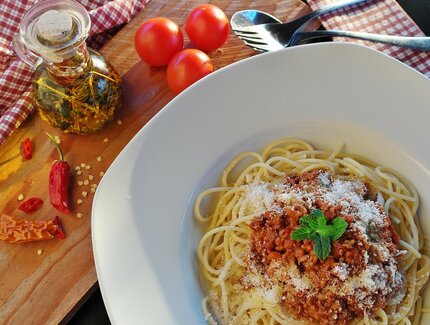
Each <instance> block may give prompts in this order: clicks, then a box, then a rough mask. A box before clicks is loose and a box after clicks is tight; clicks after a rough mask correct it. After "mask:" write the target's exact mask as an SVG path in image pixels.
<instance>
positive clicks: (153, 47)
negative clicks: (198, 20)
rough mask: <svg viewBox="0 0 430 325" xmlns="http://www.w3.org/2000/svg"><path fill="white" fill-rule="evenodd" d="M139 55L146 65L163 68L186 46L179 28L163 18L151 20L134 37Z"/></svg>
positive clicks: (141, 26)
mask: <svg viewBox="0 0 430 325" xmlns="http://www.w3.org/2000/svg"><path fill="white" fill-rule="evenodd" d="M134 45H135V47H136V51H137V54H139V56H140V58H141V59H142V60H143V61H145V62H146V63H148V64H150V65H153V66H156V67H161V66H164V65H167V64H168V63H169V61H170V59H171V58H172V57H173V56H174V55H175V54H176V53H177V52H179V51H180V50H182V48H183V46H184V37H183V35H182V32H181V30H180V29H179V26H178V25H176V24H175V23H174V22H173V21H171V20H170V19H167V18H163V17H157V18H151V19H149V20H147V21H145V22H144V23H143V24H142V25H140V27H139V28H138V29H137V31H136V34H135V36H134Z"/></svg>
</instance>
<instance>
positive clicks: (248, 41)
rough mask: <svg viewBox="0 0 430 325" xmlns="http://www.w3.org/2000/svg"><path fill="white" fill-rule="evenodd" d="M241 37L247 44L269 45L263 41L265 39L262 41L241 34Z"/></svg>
mask: <svg viewBox="0 0 430 325" xmlns="http://www.w3.org/2000/svg"><path fill="white" fill-rule="evenodd" d="M239 38H240V39H241V40H242V41H244V42H246V43H247V44H253V45H267V43H266V42H263V41H261V40H255V39H250V38H247V37H242V36H239Z"/></svg>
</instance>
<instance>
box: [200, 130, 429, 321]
mask: <svg viewBox="0 0 430 325" xmlns="http://www.w3.org/2000/svg"><path fill="white" fill-rule="evenodd" d="M320 170H321V171H323V172H327V173H329V175H336V177H337V176H340V177H350V178H351V179H357V178H360V179H362V180H364V182H365V183H366V184H367V185H368V187H369V189H370V192H372V195H374V199H375V200H377V201H379V203H380V206H381V207H382V208H381V210H384V211H385V214H386V215H387V216H389V217H390V218H391V221H392V225H393V227H394V229H395V231H396V232H397V234H398V235H399V237H400V241H399V243H400V244H399V247H398V248H396V249H399V250H400V249H402V250H404V252H403V253H402V256H401V257H400V258H399V259H398V265H397V268H398V270H397V271H398V272H399V274H401V275H402V277H403V278H404V283H405V289H404V294H403V295H402V296H401V301H400V302H398V303H395V304H390V303H388V304H386V306H384V308H375V309H374V310H371V311H370V312H369V313H367V312H366V310H365V311H364V315H363V316H362V317H355V318H354V319H352V320H348V323H351V324H357V325H358V324H360V325H361V324H366V325H370V324H372V325H376V324H418V323H419V319H420V314H421V313H422V312H429V311H430V308H424V307H422V306H421V305H422V299H421V296H420V291H421V289H422V287H423V286H424V284H425V283H426V281H427V279H428V277H429V272H430V263H429V258H428V257H427V254H428V252H429V251H430V249H429V248H428V247H429V246H428V245H425V240H426V242H427V244H428V242H429V241H430V237H426V236H423V234H422V231H421V228H420V225H419V222H418V219H417V209H418V204H419V198H418V194H417V192H416V190H415V189H414V187H413V186H412V185H411V184H410V183H409V181H407V180H406V179H405V178H404V177H402V176H401V175H399V174H398V173H397V172H395V171H393V170H391V169H389V168H385V167H380V166H378V165H376V164H375V163H374V162H372V161H370V160H368V159H366V158H363V157H360V156H358V155H353V154H348V153H344V152H342V146H339V147H338V148H336V150H334V151H332V152H329V151H322V150H316V149H314V148H313V147H312V146H311V145H310V144H309V143H307V142H305V141H302V140H299V139H293V138H287V139H280V140H278V141H275V142H273V143H271V144H269V145H268V146H267V147H265V148H264V149H263V151H262V152H261V153H257V152H244V153H242V154H240V155H238V156H237V157H236V158H235V159H233V161H232V162H231V163H230V164H228V166H227V167H226V168H225V170H224V172H223V174H222V176H221V179H220V184H219V187H215V188H211V189H208V190H205V191H204V192H202V193H201V194H200V195H199V196H198V197H197V199H196V202H195V209H194V213H195V218H196V220H198V221H199V222H201V223H203V224H205V226H206V228H205V233H204V235H203V237H202V238H201V240H200V243H199V246H198V249H197V255H198V259H199V262H200V266H201V271H202V274H203V276H204V278H205V279H206V280H207V282H208V284H209V294H208V296H207V297H205V298H204V300H203V301H202V310H203V312H204V314H205V316H206V320H207V321H208V323H209V324H217V323H219V324H270V325H273V324H307V323H309V320H307V319H306V317H301V318H300V319H297V317H295V316H294V315H293V314H291V313H290V312H289V311H288V310H287V309H286V308H284V307H285V306H283V304H282V301H283V299H284V298H285V297H284V296H283V292H282V290H280V288H279V287H277V286H269V287H265V289H264V290H262V289H261V281H262V279H261V278H260V279H259V280H258V281H260V283H257V284H256V283H254V282H253V281H257V280H256V279H255V278H254V279H253V278H251V277H249V275H248V273H247V272H249V252H250V242H251V239H252V238H253V237H252V236H253V229H254V228H253V227H252V226H251V225H252V222H255V220H256V219H258V218H260V217H261V216H262V215H263V214H264V213H265V212H266V211H268V210H270V209H271V206H272V207H273V200H274V199H273V195H272V194H270V193H271V192H270V191H268V189H273V188H276V186H278V185H277V184H282V182H283V180H284V179H285V177H290V176H291V177H292V176H293V175H298V176H300V175H307V173H308V174H309V173H312V172H315V173H319V172H316V171H320ZM255 184H257V185H258V187H257V191H256V190H255ZM252 186H254V190H253V191H252V190H249V189H250V188H251V187H252ZM205 198H209V199H210V201H211V202H212V203H213V209H212V211H211V212H210V213H209V214H207V215H204V213H203V212H202V211H201V210H202V201H203V200H204V199H205ZM372 204H373V203H372ZM375 204H376V203H375ZM253 220H254V221H253ZM390 241H391V239H390ZM247 256H248V257H247ZM260 271H261V270H260ZM257 273H258V272H257ZM260 273H261V272H260ZM393 277H394V276H393ZM291 279H292V280H291V281H294V279H293V278H291ZM266 280H267V281H269V282H271V280H270V279H267V278H266ZM266 280H264V279H263V281H266ZM244 283H246V285H245V284H244ZM298 286H299V284H297V286H296V287H298ZM296 289H297V288H296ZM390 299H393V297H392V296H390ZM398 299H400V298H398ZM311 323H312V322H311ZM329 323H330V322H329ZM331 323H333V324H341V323H342V322H341V321H339V323H338V322H337V321H336V320H332V322H331Z"/></svg>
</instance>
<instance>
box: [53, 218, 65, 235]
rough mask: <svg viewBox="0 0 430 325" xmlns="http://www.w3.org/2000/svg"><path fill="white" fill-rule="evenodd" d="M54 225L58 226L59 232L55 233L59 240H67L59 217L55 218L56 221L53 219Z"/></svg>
mask: <svg viewBox="0 0 430 325" xmlns="http://www.w3.org/2000/svg"><path fill="white" fill-rule="evenodd" d="M52 223H53V224H54V225H56V226H57V232H56V233H55V235H56V236H57V238H60V239H64V238H66V234H65V233H64V231H63V227H62V226H61V223H60V219H59V218H58V216H55V217H54V219H52Z"/></svg>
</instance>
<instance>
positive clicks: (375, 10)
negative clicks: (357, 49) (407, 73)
mask: <svg viewBox="0 0 430 325" xmlns="http://www.w3.org/2000/svg"><path fill="white" fill-rule="evenodd" d="M336 1H338V0H308V4H309V5H310V7H311V8H312V9H316V8H319V7H321V6H323V5H326V4H329V3H333V2H336ZM321 22H322V24H323V26H324V27H325V28H326V29H340V30H348V31H361V32H368V33H376V34H386V35H402V36H425V34H424V33H423V32H422V31H421V30H420V28H419V27H418V26H417V24H415V23H414V21H413V20H412V19H411V18H410V17H409V16H408V14H407V13H406V12H405V11H404V10H403V9H402V7H400V5H399V4H398V3H397V1H395V0H373V1H369V2H366V3H364V4H360V5H356V6H352V7H346V8H342V9H339V10H337V11H334V12H331V13H328V14H326V15H324V16H322V18H321ZM336 40H339V41H340V40H341V41H347V42H356V43H361V44H364V45H367V46H369V47H372V48H374V49H377V50H379V51H381V52H384V53H385V54H388V55H390V56H392V57H394V58H396V59H398V60H400V61H402V62H404V63H406V64H407V65H409V66H411V67H412V68H414V69H416V70H418V71H419V72H421V73H422V74H424V75H426V76H427V77H430V54H429V53H428V52H423V51H416V50H411V49H405V48H400V47H397V46H392V45H385V44H381V43H372V42H369V41H362V40H356V39H350V38H340V37H339V38H336Z"/></svg>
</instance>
